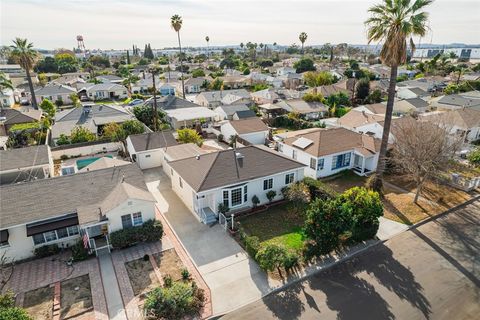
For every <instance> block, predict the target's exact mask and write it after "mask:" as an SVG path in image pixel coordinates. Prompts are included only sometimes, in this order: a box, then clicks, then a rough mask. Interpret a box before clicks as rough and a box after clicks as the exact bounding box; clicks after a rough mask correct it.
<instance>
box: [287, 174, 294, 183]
mask: <svg viewBox="0 0 480 320" xmlns="http://www.w3.org/2000/svg"><path fill="white" fill-rule="evenodd" d="M294 178H295V174H293V173H288V174H286V175H285V184H290V183H293V180H294Z"/></svg>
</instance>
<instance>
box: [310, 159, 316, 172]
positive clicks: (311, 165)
mask: <svg viewBox="0 0 480 320" xmlns="http://www.w3.org/2000/svg"><path fill="white" fill-rule="evenodd" d="M316 167H317V159H315V158H310V169H313V170H315V168H316Z"/></svg>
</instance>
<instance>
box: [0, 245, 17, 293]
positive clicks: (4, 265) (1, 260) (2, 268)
mask: <svg viewBox="0 0 480 320" xmlns="http://www.w3.org/2000/svg"><path fill="white" fill-rule="evenodd" d="M13 262H14V261H13V260H12V259H9V258H8V257H7V256H6V252H3V253H2V255H1V256H0V293H2V292H3V288H4V287H5V286H6V285H7V283H8V281H10V278H11V277H12V274H13V267H14V263H13Z"/></svg>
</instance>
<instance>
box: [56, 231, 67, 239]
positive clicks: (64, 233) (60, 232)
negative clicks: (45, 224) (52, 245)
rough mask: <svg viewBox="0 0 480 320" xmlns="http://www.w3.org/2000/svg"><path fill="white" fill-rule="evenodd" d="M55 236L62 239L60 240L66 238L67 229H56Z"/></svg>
mask: <svg viewBox="0 0 480 320" xmlns="http://www.w3.org/2000/svg"><path fill="white" fill-rule="evenodd" d="M57 236H58V239H62V238H66V237H68V230H67V228H62V229H57Z"/></svg>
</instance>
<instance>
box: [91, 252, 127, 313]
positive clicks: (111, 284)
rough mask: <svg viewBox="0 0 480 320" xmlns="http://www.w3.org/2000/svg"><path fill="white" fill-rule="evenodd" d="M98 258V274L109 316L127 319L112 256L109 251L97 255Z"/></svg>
mask: <svg viewBox="0 0 480 320" xmlns="http://www.w3.org/2000/svg"><path fill="white" fill-rule="evenodd" d="M98 260H99V262H100V274H101V276H102V282H103V291H104V292H105V298H106V300H107V309H108V315H109V318H110V319H113V320H127V316H126V315H125V310H124V308H123V301H122V296H121V295H120V289H119V287H118V282H117V277H116V274H115V270H114V269H113V263H112V258H111V256H110V254H109V253H104V254H101V255H100V256H99V257H98Z"/></svg>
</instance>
